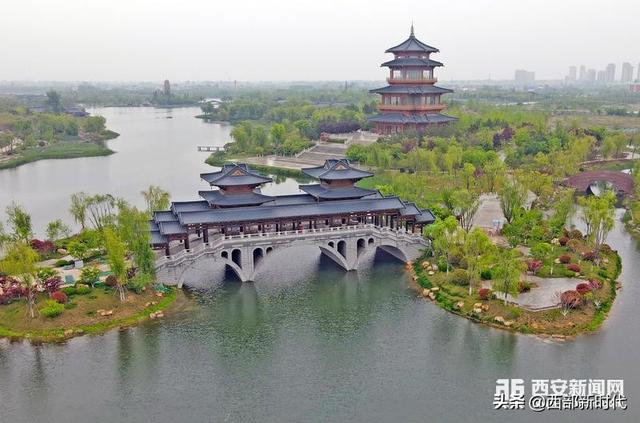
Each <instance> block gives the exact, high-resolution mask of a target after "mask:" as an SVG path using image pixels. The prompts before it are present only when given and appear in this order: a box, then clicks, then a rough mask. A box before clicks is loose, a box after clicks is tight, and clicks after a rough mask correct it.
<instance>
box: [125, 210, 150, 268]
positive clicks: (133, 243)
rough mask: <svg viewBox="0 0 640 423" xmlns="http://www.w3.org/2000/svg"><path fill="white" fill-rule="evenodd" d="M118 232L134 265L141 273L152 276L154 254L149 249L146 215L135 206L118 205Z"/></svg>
mask: <svg viewBox="0 0 640 423" xmlns="http://www.w3.org/2000/svg"><path fill="white" fill-rule="evenodd" d="M118 234H119V236H120V239H122V241H123V242H124V243H125V244H126V246H127V248H128V249H129V251H131V253H132V254H133V261H134V263H135V265H136V267H137V268H138V269H139V270H140V271H141V272H142V273H145V274H147V275H151V276H154V275H155V255H154V253H153V250H152V249H151V235H150V233H149V222H148V216H147V215H146V214H145V213H144V212H142V211H139V210H138V209H136V208H135V207H130V206H123V207H120V211H119V212H118Z"/></svg>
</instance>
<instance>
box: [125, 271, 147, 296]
mask: <svg viewBox="0 0 640 423" xmlns="http://www.w3.org/2000/svg"><path fill="white" fill-rule="evenodd" d="M151 282H153V277H152V276H151V275H148V274H146V273H138V274H137V275H135V276H134V277H133V279H131V280H130V281H129V283H128V284H127V288H129V289H130V290H132V291H133V292H135V293H136V294H141V293H142V291H144V288H145V287H146V286H147V285H149V284H150V283H151Z"/></svg>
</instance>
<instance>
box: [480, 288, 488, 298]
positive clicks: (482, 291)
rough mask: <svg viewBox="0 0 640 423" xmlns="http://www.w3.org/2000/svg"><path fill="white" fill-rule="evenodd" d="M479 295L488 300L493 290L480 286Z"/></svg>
mask: <svg viewBox="0 0 640 423" xmlns="http://www.w3.org/2000/svg"><path fill="white" fill-rule="evenodd" d="M478 297H479V298H480V299H481V300H488V299H489V298H491V290H490V289H489V288H480V290H479V291H478Z"/></svg>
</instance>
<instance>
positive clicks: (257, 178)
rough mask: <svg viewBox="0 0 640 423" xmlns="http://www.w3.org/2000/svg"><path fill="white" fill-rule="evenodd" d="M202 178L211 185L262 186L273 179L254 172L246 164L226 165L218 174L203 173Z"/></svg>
mask: <svg viewBox="0 0 640 423" xmlns="http://www.w3.org/2000/svg"><path fill="white" fill-rule="evenodd" d="M200 177H201V178H202V179H204V180H205V181H207V182H208V183H209V184H211V185H216V186H237V185H260V184H264V183H266V182H271V181H272V179H271V178H268V177H266V176H263V175H261V174H260V173H258V172H254V171H252V170H251V169H249V166H248V165H247V164H245V163H232V164H225V165H224V166H222V169H220V170H219V171H218V172H210V173H201V174H200Z"/></svg>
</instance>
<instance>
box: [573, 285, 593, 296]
mask: <svg viewBox="0 0 640 423" xmlns="http://www.w3.org/2000/svg"><path fill="white" fill-rule="evenodd" d="M576 291H578V294H580V295H584V294H586V293H587V292H591V285H589V284H588V283H579V284H578V285H576Z"/></svg>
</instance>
